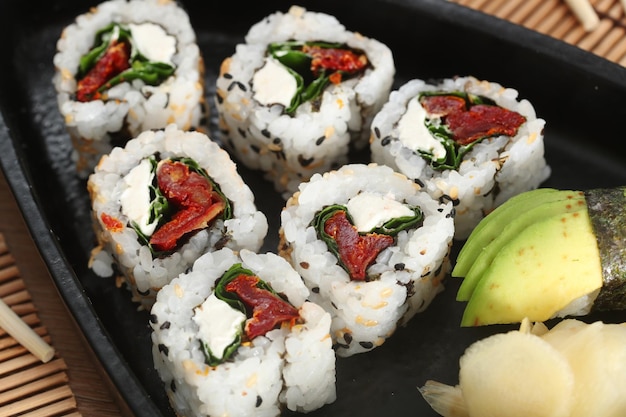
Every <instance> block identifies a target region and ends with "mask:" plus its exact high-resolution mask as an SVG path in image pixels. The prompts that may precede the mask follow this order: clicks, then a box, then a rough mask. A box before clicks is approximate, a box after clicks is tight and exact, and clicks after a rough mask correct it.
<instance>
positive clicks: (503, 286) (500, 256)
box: [452, 187, 626, 326]
mask: <svg viewBox="0 0 626 417" xmlns="http://www.w3.org/2000/svg"><path fill="white" fill-rule="evenodd" d="M625 192H626V188H624V187H618V188H611V189H590V190H585V191H576V190H557V189H552V188H539V189H536V190H532V191H527V192H525V193H522V194H519V195H517V196H515V197H513V198H511V199H510V200H508V201H507V202H505V203H504V204H502V205H501V206H500V207H498V208H497V209H496V210H494V211H493V212H492V213H491V214H489V215H488V216H487V217H485V218H484V219H483V220H482V221H481V222H480V223H479V224H478V226H477V227H476V228H475V229H474V231H473V232H472V234H471V235H470V236H469V238H468V239H467V241H466V242H465V244H464V245H463V247H462V248H461V250H460V252H459V254H458V257H457V261H456V264H455V266H454V269H453V270H452V276H453V277H459V278H461V277H462V278H463V281H462V282H461V285H460V287H459V290H458V292H457V297H456V298H457V300H458V301H462V302H467V305H466V306H465V311H464V313H463V318H462V319H461V325H462V326H483V325H490V324H508V323H518V322H520V321H522V320H523V319H524V318H528V319H530V320H531V321H546V320H548V319H552V318H557V317H560V318H562V317H567V316H585V315H587V314H590V313H592V312H598V311H616V310H624V309H626V267H625V266H624V265H625V263H624V260H626V249H625V248H626V228H625V227H624V219H626V213H625V212H624V207H626V196H625V195H626V194H625Z"/></svg>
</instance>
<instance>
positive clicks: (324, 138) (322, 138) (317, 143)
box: [315, 136, 326, 146]
mask: <svg viewBox="0 0 626 417" xmlns="http://www.w3.org/2000/svg"><path fill="white" fill-rule="evenodd" d="M325 140H326V136H320V137H319V138H317V140H316V141H315V145H316V146H320V145H321V144H322V143H324V141H325Z"/></svg>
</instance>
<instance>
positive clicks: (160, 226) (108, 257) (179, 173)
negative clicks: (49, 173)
mask: <svg viewBox="0 0 626 417" xmlns="http://www.w3.org/2000/svg"><path fill="white" fill-rule="evenodd" d="M87 188H88V190H89V195H90V198H91V204H92V213H93V219H94V228H95V230H96V238H97V241H98V246H97V247H96V248H95V249H94V251H93V254H92V259H91V261H90V267H91V268H92V269H93V271H94V272H95V273H96V274H98V275H101V276H105V277H106V276H111V275H113V274H116V275H119V276H121V278H122V279H123V282H125V283H126V284H127V286H128V287H129V288H130V289H131V290H132V292H133V294H134V295H135V296H136V297H137V299H138V300H139V301H141V302H142V304H143V305H144V306H146V307H149V306H151V305H152V303H153V302H154V294H155V292H157V291H158V290H159V289H160V288H161V287H163V286H164V285H165V284H167V283H168V282H169V281H170V280H171V279H172V278H174V277H176V276H178V275H179V274H180V273H182V272H184V271H185V270H186V269H187V268H189V267H190V266H191V265H192V264H193V262H194V261H195V260H196V259H197V258H198V257H200V256H201V255H202V254H203V253H205V252H210V251H214V250H217V249H220V248H222V247H229V248H231V249H233V250H239V249H244V248H245V249H250V250H253V251H256V250H259V249H260V247H261V245H262V244H263V240H264V239H265V236H266V234H267V230H268V223H267V218H266V217H265V215H264V214H263V213H262V212H260V211H258V210H257V209H256V206H255V203H254V195H253V194H252V191H251V190H250V188H249V187H248V186H247V185H246V184H245V183H244V182H243V180H242V178H241V177H240V176H239V173H238V172H237V170H236V166H235V164H234V163H233V162H232V160H231V159H230V157H229V155H228V154H227V153H226V151H224V150H223V149H221V148H220V147H219V146H218V145H217V144H216V143H215V142H213V141H211V140H210V139H209V138H208V137H207V136H206V135H205V134H203V133H200V132H184V131H182V130H180V129H178V128H177V127H176V126H175V125H169V126H167V127H166V128H165V129H163V130H158V131H146V132H144V133H142V134H140V135H139V136H138V137H137V138H134V139H131V140H130V141H128V143H127V144H126V146H125V147H124V148H121V147H116V148H114V149H113V150H112V151H111V153H109V154H107V155H104V156H103V157H102V159H101V161H100V163H99V164H98V166H97V167H96V169H95V172H94V173H93V174H92V175H91V176H90V177H89V179H88V182H87Z"/></svg>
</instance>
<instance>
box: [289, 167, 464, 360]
mask: <svg viewBox="0 0 626 417" xmlns="http://www.w3.org/2000/svg"><path fill="white" fill-rule="evenodd" d="M363 192H368V193H374V194H378V195H381V196H386V197H387V198H390V199H393V200H395V201H398V202H401V203H403V204H407V205H410V206H417V207H419V208H420V209H421V210H422V212H423V213H424V222H423V225H421V226H419V227H416V228H413V229H409V230H404V231H401V232H400V233H399V234H398V235H397V237H396V241H395V243H394V245H393V246H391V247H388V248H387V249H385V250H384V251H382V252H381V253H380V254H379V255H378V257H377V258H376V260H375V262H374V263H373V264H372V265H371V266H370V267H369V269H368V270H367V272H368V275H369V276H370V277H372V279H371V280H369V281H353V280H350V277H349V275H348V273H347V272H346V271H345V270H344V269H343V268H342V267H341V266H340V265H339V263H338V260H337V257H336V256H335V255H334V254H333V253H332V252H330V251H329V249H328V246H327V245H326V243H325V242H324V241H322V240H320V239H319V238H318V236H317V232H316V231H315V228H314V227H313V226H312V225H311V221H312V220H313V219H314V216H315V215H316V213H318V212H319V211H320V210H321V209H322V208H324V207H326V206H328V205H333V204H341V205H345V204H346V203H347V202H348V200H349V199H351V198H352V197H354V196H356V195H358V194H360V193H363ZM453 215H454V214H453V207H452V204H451V203H450V202H445V203H440V202H438V201H437V200H434V199H433V198H432V197H430V195H428V194H427V193H426V192H424V191H422V190H420V189H419V186H418V185H416V184H415V183H414V182H413V181H411V180H409V179H408V178H406V177H405V176H404V175H402V174H398V173H396V172H394V171H393V170H392V169H391V168H389V167H386V166H382V165H376V164H369V165H363V164H349V165H345V166H343V167H342V168H340V169H338V170H336V171H331V172H327V173H324V174H323V175H321V174H315V175H314V176H313V177H312V178H311V180H310V181H309V182H305V183H303V184H301V185H300V188H299V191H298V192H296V193H295V194H294V195H293V196H292V197H291V198H290V199H289V200H288V201H287V205H286V207H285V208H284V210H283V211H282V213H281V229H280V237H281V242H280V247H279V253H280V254H281V255H282V256H284V257H285V258H286V259H288V260H289V261H290V262H291V264H292V265H293V266H294V268H295V269H296V271H298V273H300V275H301V276H302V278H303V279H304V281H305V283H306V285H307V287H308V288H309V290H311V300H312V301H314V302H316V303H317V304H320V305H321V306H322V307H324V308H325V309H326V310H327V311H328V312H330V314H331V316H332V336H333V341H334V343H335V348H336V351H337V354H338V355H339V356H350V355H353V354H356V353H361V352H367V351H370V350H372V349H374V348H375V347H377V346H380V345H381V344H383V343H384V341H385V340H386V339H387V338H388V337H390V336H391V335H392V334H393V333H394V331H395V329H396V328H397V326H398V325H401V324H405V323H406V322H407V321H408V320H409V319H410V318H411V317H413V316H414V315H415V314H416V313H418V312H420V311H423V310H424V309H426V308H427V307H428V305H429V304H430V302H431V301H432V300H433V299H434V297H435V296H436V295H437V294H438V293H439V292H440V291H442V290H443V284H442V283H441V281H442V279H443V278H444V277H445V275H446V273H447V272H449V269H450V264H449V258H448V256H449V250H450V246H451V242H452V237H453V234H454V221H453Z"/></svg>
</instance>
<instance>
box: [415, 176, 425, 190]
mask: <svg viewBox="0 0 626 417" xmlns="http://www.w3.org/2000/svg"><path fill="white" fill-rule="evenodd" d="M413 182H414V183H415V184H417V185H419V186H420V187H422V188H423V187H424V183H423V182H422V180H420V179H419V178H415V179H414V180H413Z"/></svg>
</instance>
